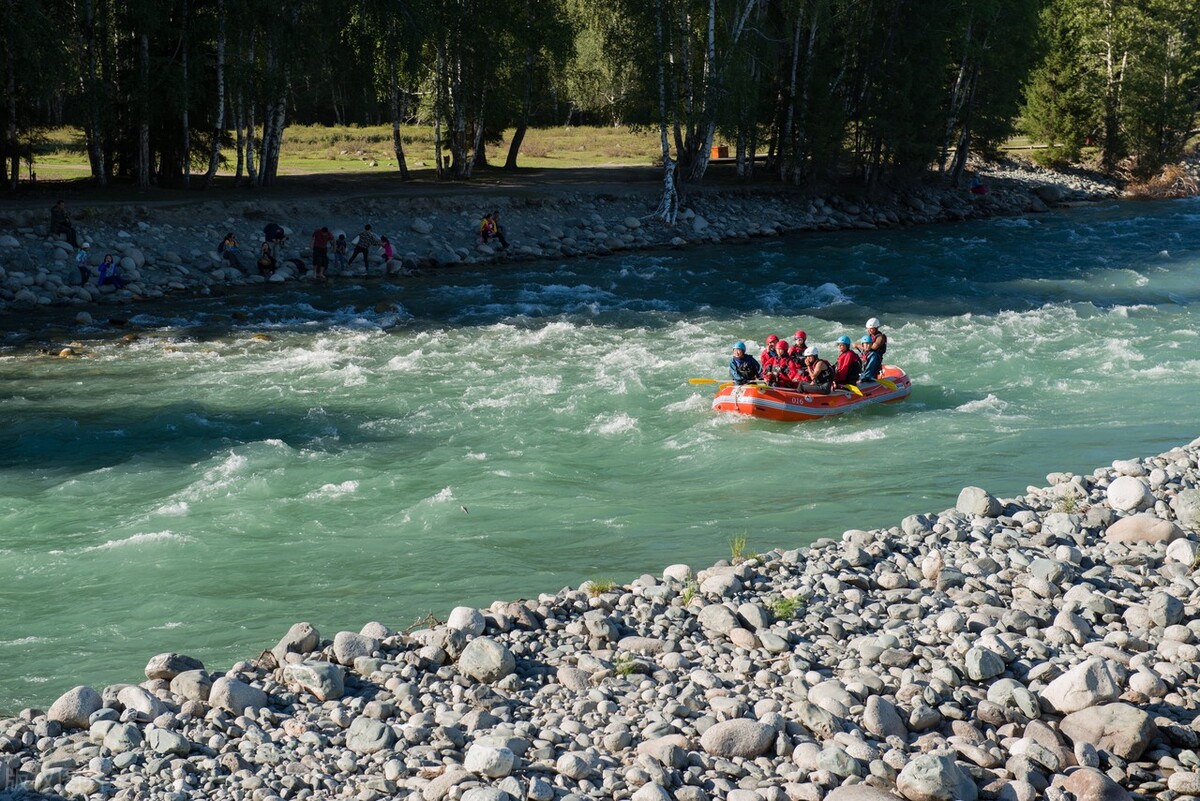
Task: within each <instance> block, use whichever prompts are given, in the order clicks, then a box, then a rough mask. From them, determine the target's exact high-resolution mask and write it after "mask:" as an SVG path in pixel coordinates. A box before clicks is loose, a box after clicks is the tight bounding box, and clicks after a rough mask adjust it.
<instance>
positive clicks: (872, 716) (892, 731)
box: [863, 695, 908, 739]
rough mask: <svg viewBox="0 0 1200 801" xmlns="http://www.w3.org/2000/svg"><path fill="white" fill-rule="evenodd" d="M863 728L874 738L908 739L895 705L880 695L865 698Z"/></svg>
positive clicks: (906, 730)
mask: <svg viewBox="0 0 1200 801" xmlns="http://www.w3.org/2000/svg"><path fill="white" fill-rule="evenodd" d="M863 728H865V729H866V730H867V731H869V732H870V733H871V734H874V735H875V736H876V737H885V738H886V737H899V738H901V739H904V738H906V737H908V727H907V726H905V725H904V720H903V719H902V718H901V717H900V713H899V712H898V711H896V705H895V704H893V703H892V702H891V701H889V700H887V699H886V698H884V697H883V696H880V695H872V696H870V697H868V698H867V705H866V709H865V710H863Z"/></svg>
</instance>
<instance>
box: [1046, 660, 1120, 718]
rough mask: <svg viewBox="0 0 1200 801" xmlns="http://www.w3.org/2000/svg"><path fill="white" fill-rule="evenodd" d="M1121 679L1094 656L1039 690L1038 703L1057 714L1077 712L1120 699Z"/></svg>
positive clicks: (1104, 662)
mask: <svg viewBox="0 0 1200 801" xmlns="http://www.w3.org/2000/svg"><path fill="white" fill-rule="evenodd" d="M1121 692H1122V687H1121V676H1120V675H1119V674H1118V672H1117V671H1116V670H1114V668H1113V667H1112V666H1111V665H1109V663H1108V662H1106V661H1104V660H1103V659H1101V658H1100V657H1098V656H1094V657H1092V658H1091V659H1088V660H1086V661H1084V662H1081V663H1080V664H1078V665H1076V666H1075V667H1073V668H1071V669H1070V670H1068V671H1067V672H1066V673H1064V674H1062V675H1061V676H1059V677H1058V678H1057V679H1055V680H1054V681H1052V682H1050V684H1049V685H1047V686H1046V689H1044V690H1042V694H1041V696H1042V700H1043V701H1045V702H1047V703H1048V704H1050V706H1051V708H1053V709H1054V710H1055V711H1057V712H1059V713H1061V714H1064V715H1065V714H1068V713H1071V712H1078V711H1079V710H1081V709H1087V708H1088V707H1092V706H1096V705H1097V704H1103V703H1107V702H1109V701H1115V700H1116V699H1118V698H1120V697H1121Z"/></svg>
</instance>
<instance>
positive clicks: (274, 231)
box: [263, 223, 287, 261]
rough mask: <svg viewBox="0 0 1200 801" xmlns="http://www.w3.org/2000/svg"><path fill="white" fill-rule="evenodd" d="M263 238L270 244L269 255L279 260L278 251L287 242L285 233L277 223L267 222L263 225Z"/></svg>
mask: <svg viewBox="0 0 1200 801" xmlns="http://www.w3.org/2000/svg"><path fill="white" fill-rule="evenodd" d="M263 239H265V240H266V242H267V244H268V245H270V246H271V257H272V258H274V259H275V260H276V261H279V254H280V251H281V250H282V249H283V245H284V243H285V242H287V233H286V232H284V230H283V226H282V225H280V224H279V223H267V224H266V225H265V226H264V227H263Z"/></svg>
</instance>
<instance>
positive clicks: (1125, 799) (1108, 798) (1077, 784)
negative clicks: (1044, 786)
mask: <svg viewBox="0 0 1200 801" xmlns="http://www.w3.org/2000/svg"><path fill="white" fill-rule="evenodd" d="M1178 775H1179V774H1178V773H1174V774H1172V775H1171V777H1170V778H1171V779H1174V778H1175V777H1176V776H1178ZM1169 782H1170V779H1168V785H1167V786H1168V787H1170V783H1169ZM1062 788H1063V789H1064V790H1066V791H1067V792H1068V793H1070V794H1071V795H1073V796H1075V801H1133V796H1131V795H1130V794H1129V791H1128V790H1126V789H1125V788H1124V787H1122V786H1121V785H1119V784H1117V783H1116V782H1114V781H1113V780H1112V779H1110V778H1109V777H1108V776H1107V775H1105V774H1104V773H1101V772H1100V771H1098V770H1096V769H1095V768H1075V769H1073V770H1072V771H1071V772H1070V773H1068V774H1067V778H1066V781H1064V782H1063V783H1062ZM1170 789H1172V790H1174V789H1175V788H1174V787H1171V788H1170ZM1198 789H1200V788H1198Z"/></svg>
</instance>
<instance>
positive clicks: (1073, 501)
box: [1053, 495, 1079, 515]
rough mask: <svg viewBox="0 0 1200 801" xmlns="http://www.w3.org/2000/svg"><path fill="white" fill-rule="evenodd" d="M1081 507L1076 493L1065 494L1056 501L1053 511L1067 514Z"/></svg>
mask: <svg viewBox="0 0 1200 801" xmlns="http://www.w3.org/2000/svg"><path fill="white" fill-rule="evenodd" d="M1078 507H1079V499H1078V498H1076V497H1075V496H1074V495H1063V496H1062V497H1061V498H1059V499H1058V500H1057V501H1055V502H1054V507H1053V511H1055V512H1066V513H1067V514H1069V515H1070V514H1075V512H1076V510H1077V509H1078Z"/></svg>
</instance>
